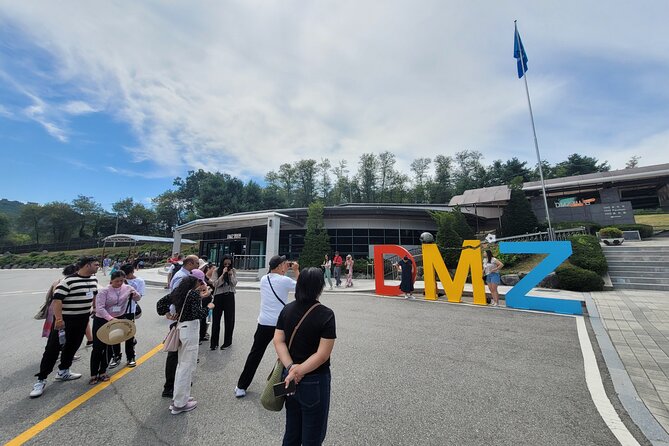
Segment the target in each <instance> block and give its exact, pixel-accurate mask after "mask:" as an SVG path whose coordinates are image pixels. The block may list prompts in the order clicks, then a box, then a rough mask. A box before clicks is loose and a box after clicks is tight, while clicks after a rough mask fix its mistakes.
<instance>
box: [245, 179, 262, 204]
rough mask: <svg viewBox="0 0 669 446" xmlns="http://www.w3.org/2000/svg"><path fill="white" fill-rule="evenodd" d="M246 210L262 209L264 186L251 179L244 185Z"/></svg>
mask: <svg viewBox="0 0 669 446" xmlns="http://www.w3.org/2000/svg"><path fill="white" fill-rule="evenodd" d="M243 201H244V206H243V207H244V210H245V211H257V210H260V209H262V207H261V206H262V188H261V187H260V185H259V184H258V183H256V182H255V181H253V180H249V181H248V182H247V183H246V185H245V186H244V200H243Z"/></svg>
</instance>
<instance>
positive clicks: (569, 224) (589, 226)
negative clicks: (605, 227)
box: [553, 221, 602, 235]
mask: <svg viewBox="0 0 669 446" xmlns="http://www.w3.org/2000/svg"><path fill="white" fill-rule="evenodd" d="M579 226H583V227H585V230H586V231H587V232H588V234H590V235H595V234H596V233H597V232H598V231H599V230H600V229H602V225H600V224H598V223H595V222H594V221H562V222H560V223H556V224H554V225H553V228H554V229H572V228H578V227H579Z"/></svg>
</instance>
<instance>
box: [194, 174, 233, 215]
mask: <svg viewBox="0 0 669 446" xmlns="http://www.w3.org/2000/svg"><path fill="white" fill-rule="evenodd" d="M243 200H244V183H242V181H241V180H240V179H239V178H235V177H231V176H230V175H228V174H227V173H220V172H216V173H213V174H208V175H207V176H206V177H204V178H203V179H202V181H201V182H200V187H199V192H198V195H197V198H196V200H195V209H196V212H197V215H198V216H199V217H200V218H209V217H219V216H221V215H228V214H233V213H235V212H240V211H242V210H244V209H243Z"/></svg>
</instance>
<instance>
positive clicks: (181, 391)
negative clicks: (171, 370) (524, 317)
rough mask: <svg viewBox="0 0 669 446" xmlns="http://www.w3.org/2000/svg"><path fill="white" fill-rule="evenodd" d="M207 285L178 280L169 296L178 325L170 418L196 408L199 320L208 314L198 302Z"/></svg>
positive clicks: (191, 280)
mask: <svg viewBox="0 0 669 446" xmlns="http://www.w3.org/2000/svg"><path fill="white" fill-rule="evenodd" d="M196 265H197V262H196ZM206 286H207V284H205V283H204V281H202V280H200V279H198V278H197V277H195V276H191V277H186V278H184V279H183V280H181V281H180V282H179V285H178V286H177V287H176V288H175V289H174V291H172V293H171V299H172V305H174V306H175V307H176V308H177V311H178V313H177V314H178V318H177V324H178V328H179V340H180V341H181V342H180V343H179V350H178V364H177V370H176V374H175V379H174V398H173V401H172V404H171V405H170V410H171V411H172V415H177V414H180V413H183V412H189V411H191V410H193V409H195V408H196V407H197V401H195V400H194V399H193V398H191V396H190V391H191V382H192V380H193V373H194V372H195V368H196V367H197V353H198V344H199V341H198V340H199V336H200V319H202V317H203V316H205V317H206V315H207V312H208V310H207V308H203V307H202V304H201V303H200V300H201V294H200V293H201V289H202V288H204V287H206ZM207 295H208V294H207Z"/></svg>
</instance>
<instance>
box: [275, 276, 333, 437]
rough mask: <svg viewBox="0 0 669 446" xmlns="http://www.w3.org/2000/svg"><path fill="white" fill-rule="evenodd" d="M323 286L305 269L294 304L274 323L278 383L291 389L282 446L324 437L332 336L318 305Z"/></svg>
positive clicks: (327, 313) (329, 317)
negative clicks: (280, 367)
mask: <svg viewBox="0 0 669 446" xmlns="http://www.w3.org/2000/svg"><path fill="white" fill-rule="evenodd" d="M324 286H325V281H324V280H323V274H322V273H321V270H320V269H319V268H305V269H304V270H303V271H302V273H301V274H300V276H299V278H298V279H297V286H296V287H295V301H294V302H291V303H289V304H288V305H286V306H285V307H284V308H283V310H282V311H281V313H280V314H279V318H278V320H277V323H276V331H275V332H274V348H275V349H276V353H277V355H278V356H279V359H280V360H281V363H282V364H283V365H284V367H285V370H284V375H283V376H284V377H285V381H284V382H285V383H286V387H288V384H289V383H290V382H291V381H295V383H296V384H297V386H296V389H295V393H294V395H290V396H287V397H286V432H285V434H284V436H283V444H284V446H292V445H295V446H299V445H301V444H304V445H319V444H322V443H323V440H324V439H325V434H326V432H327V426H328V415H329V412H330V382H331V374H330V355H331V354H332V349H333V348H334V343H335V339H336V338H337V330H336V323H335V315H334V312H333V311H332V310H331V309H330V308H328V307H326V306H325V305H322V304H320V303H319V301H318V298H319V296H320V295H321V293H322V292H323V288H324ZM300 321H301V323H300ZM298 324H300V325H299V328H298ZM295 330H297V331H295ZM291 336H294V338H293V343H292V344H291V346H290V349H289V348H288V345H287V340H288V339H290V338H291Z"/></svg>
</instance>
